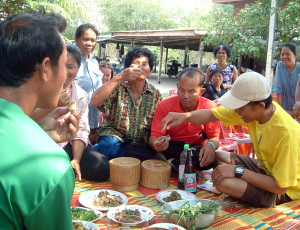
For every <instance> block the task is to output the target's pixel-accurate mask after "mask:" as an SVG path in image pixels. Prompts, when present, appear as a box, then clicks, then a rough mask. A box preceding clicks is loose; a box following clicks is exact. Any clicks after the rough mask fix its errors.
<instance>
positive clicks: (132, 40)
mask: <svg viewBox="0 0 300 230" xmlns="http://www.w3.org/2000/svg"><path fill="white" fill-rule="evenodd" d="M133 43H134V38H131V44H130V48H131V49H132V48H133Z"/></svg>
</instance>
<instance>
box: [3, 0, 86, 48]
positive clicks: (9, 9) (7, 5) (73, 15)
mask: <svg viewBox="0 0 300 230" xmlns="http://www.w3.org/2000/svg"><path fill="white" fill-rule="evenodd" d="M1 7H3V11H1V12H0V21H1V20H3V19H4V18H5V17H7V16H8V15H10V14H15V13H18V12H26V11H29V10H39V9H40V7H43V8H44V9H45V10H46V11H47V12H55V13H58V14H61V15H63V16H64V17H65V18H66V20H67V22H68V27H67V29H66V32H65V33H63V35H64V38H65V40H66V42H67V43H71V40H72V39H73V38H74V34H75V30H76V28H77V18H80V17H82V18H84V17H86V15H87V12H86V11H85V10H84V9H82V8H81V7H80V6H79V5H78V3H77V1H76V0H3V2H2V3H1ZM74 19H75V21H74Z"/></svg>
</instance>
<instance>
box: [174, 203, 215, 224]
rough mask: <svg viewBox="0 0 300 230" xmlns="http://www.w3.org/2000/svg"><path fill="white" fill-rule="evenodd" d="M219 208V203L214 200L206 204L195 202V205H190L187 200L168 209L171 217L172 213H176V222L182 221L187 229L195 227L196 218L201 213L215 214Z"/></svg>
mask: <svg viewBox="0 0 300 230" xmlns="http://www.w3.org/2000/svg"><path fill="white" fill-rule="evenodd" d="M219 209H220V203H218V202H216V200H214V201H212V202H210V203H209V204H207V205H204V204H202V203H201V202H199V203H197V205H196V206H191V204H190V203H189V202H188V201H187V202H186V203H184V204H183V205H182V206H181V207H179V208H176V209H172V210H171V211H170V214H171V218H172V217H173V216H174V215H178V217H179V218H178V221H177V224H179V223H180V221H184V223H185V224H186V226H187V228H188V229H195V226H196V218H197V216H198V215H201V214H215V215H217V213H218V210H219Z"/></svg>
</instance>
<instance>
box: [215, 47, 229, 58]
mask: <svg viewBox="0 0 300 230" xmlns="http://www.w3.org/2000/svg"><path fill="white" fill-rule="evenodd" d="M219 49H223V50H225V52H226V54H227V57H228V58H229V57H230V55H231V52H230V49H229V47H228V46H225V45H218V46H215V48H214V56H215V58H216V57H217V53H218V51H219Z"/></svg>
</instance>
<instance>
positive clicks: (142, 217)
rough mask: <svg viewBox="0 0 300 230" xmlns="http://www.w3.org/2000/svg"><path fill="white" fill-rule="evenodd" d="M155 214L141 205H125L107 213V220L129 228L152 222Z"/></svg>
mask: <svg viewBox="0 0 300 230" xmlns="http://www.w3.org/2000/svg"><path fill="white" fill-rule="evenodd" d="M153 216H154V212H153V211H152V210H151V209H150V208H147V207H143V206H140V205H123V206H119V207H115V208H111V209H110V210H109V211H108V212H107V218H109V219H111V220H113V221H115V222H117V223H119V224H122V225H127V226H136V225H139V224H141V223H143V222H144V221H150V220H151V219H152V218H153Z"/></svg>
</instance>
